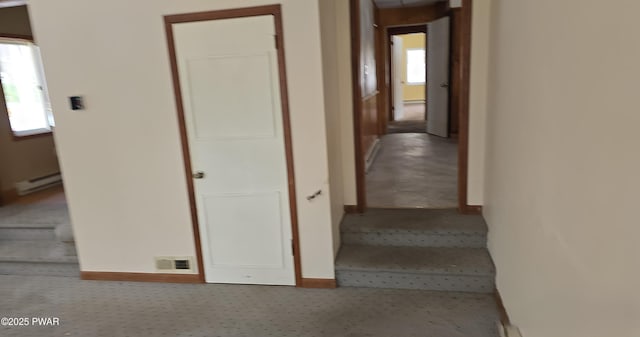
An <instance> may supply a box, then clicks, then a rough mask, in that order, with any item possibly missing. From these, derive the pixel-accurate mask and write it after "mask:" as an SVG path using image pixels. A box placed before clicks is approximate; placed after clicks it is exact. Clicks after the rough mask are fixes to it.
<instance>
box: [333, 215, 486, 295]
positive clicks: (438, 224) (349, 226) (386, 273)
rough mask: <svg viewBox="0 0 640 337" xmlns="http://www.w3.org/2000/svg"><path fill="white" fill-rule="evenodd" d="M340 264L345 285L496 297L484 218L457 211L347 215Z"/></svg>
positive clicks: (341, 282) (338, 268)
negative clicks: (493, 293)
mask: <svg viewBox="0 0 640 337" xmlns="http://www.w3.org/2000/svg"><path fill="white" fill-rule="evenodd" d="M341 226H342V227H341V231H342V248H341V249H340V252H339V253H338V257H337V259H336V279H337V282H338V285H339V286H347V287H373V288H394V289H422V290H433V291H456V292H474V293H492V292H493V291H494V289H495V284H494V279H495V268H494V266H493V262H492V260H491V257H490V256H489V252H488V251H487V249H486V241H487V226H486V224H485V222H484V220H483V218H482V217H481V216H479V215H462V214H459V213H458V212H457V211H456V210H453V209H369V210H367V212H366V213H364V214H347V215H346V216H345V218H344V220H343V222H342V225H341Z"/></svg>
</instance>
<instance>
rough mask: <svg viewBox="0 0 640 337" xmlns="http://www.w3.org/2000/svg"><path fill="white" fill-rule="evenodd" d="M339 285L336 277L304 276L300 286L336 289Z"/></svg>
mask: <svg viewBox="0 0 640 337" xmlns="http://www.w3.org/2000/svg"><path fill="white" fill-rule="evenodd" d="M337 287H338V284H337V283H336V280H335V279H328V278H303V279H302V283H301V285H300V288H315V289H335V288H337Z"/></svg>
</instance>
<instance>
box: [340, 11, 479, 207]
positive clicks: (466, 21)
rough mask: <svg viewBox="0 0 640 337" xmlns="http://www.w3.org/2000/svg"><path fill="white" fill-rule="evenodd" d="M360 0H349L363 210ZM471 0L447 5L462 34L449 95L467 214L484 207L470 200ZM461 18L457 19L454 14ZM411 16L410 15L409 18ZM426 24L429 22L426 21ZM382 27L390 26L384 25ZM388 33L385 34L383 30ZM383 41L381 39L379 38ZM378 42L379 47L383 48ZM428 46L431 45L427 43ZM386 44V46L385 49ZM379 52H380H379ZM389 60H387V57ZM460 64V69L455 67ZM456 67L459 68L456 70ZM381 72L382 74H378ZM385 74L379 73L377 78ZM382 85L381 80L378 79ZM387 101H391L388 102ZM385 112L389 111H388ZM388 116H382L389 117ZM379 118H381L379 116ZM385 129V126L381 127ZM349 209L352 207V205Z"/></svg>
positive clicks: (456, 44) (460, 199)
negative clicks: (454, 106)
mask: <svg viewBox="0 0 640 337" xmlns="http://www.w3.org/2000/svg"><path fill="white" fill-rule="evenodd" d="M358 2H359V0H350V11H351V12H350V18H351V64H352V66H351V67H352V91H353V109H354V111H353V130H354V142H355V167H356V196H357V198H356V199H357V200H356V201H357V204H356V205H355V208H354V210H355V211H357V212H359V213H362V212H364V211H365V209H366V206H367V200H366V186H365V184H366V180H365V176H366V172H365V165H364V153H363V148H362V145H361V137H362V135H361V130H362V116H361V110H362V104H361V102H360V100H361V98H362V95H361V90H360V65H359V62H360V42H361V41H360V6H359V3H358ZM472 5H473V2H472V0H462V8H454V9H448V16H450V17H451V18H452V20H451V22H452V24H453V22H458V23H459V27H457V29H459V30H460V38H459V40H457V41H453V44H452V45H451V48H457V51H458V52H459V55H460V60H459V63H458V64H457V65H456V64H454V63H452V64H451V68H452V69H451V70H452V71H450V76H451V74H454V73H458V74H459V76H458V77H454V78H452V82H457V85H452V83H450V88H452V91H453V90H455V92H451V93H450V97H454V99H456V103H457V107H458V111H457V113H456V112H455V111H453V112H452V114H453V113H456V115H457V116H458V124H459V125H458V128H459V129H458V210H459V212H460V213H464V214H478V213H480V212H481V211H482V206H477V205H469V204H468V195H467V188H468V172H469V166H468V165H469V88H470V63H471V18H472ZM456 17H457V18H458V19H459V20H454V18H456ZM408 19H410V18H407V20H408ZM425 24H426V23H425ZM382 28H383V29H386V28H389V27H384V26H383V27H382ZM384 35H385V36H386V34H384ZM377 41H378V42H380V39H377ZM380 47H381V46H379V47H378V48H380ZM427 47H428V46H427ZM386 49H387V48H384V50H386ZM378 55H380V54H378ZM385 62H386V61H385ZM455 67H458V69H454V68H455ZM453 70H456V71H455V72H454V71H453ZM379 75H382V74H379ZM382 78H384V77H383V76H378V79H382ZM378 85H380V82H378ZM387 105H388V104H387ZM385 115H386V113H385ZM386 119H387V117H386V116H385V118H383V120H386ZM378 120H380V118H378ZM379 129H384V128H379ZM349 209H352V208H351V207H349Z"/></svg>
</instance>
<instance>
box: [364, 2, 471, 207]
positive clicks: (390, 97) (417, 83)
mask: <svg viewBox="0 0 640 337" xmlns="http://www.w3.org/2000/svg"><path fill="white" fill-rule="evenodd" d="M351 5H352V7H351V8H352V16H351V18H352V34H353V39H352V41H353V44H352V53H353V55H354V57H353V58H352V62H353V67H354V72H353V79H354V82H353V83H354V125H355V128H354V129H355V138H356V142H355V145H356V146H355V147H356V183H357V192H358V193H357V197H358V204H357V207H356V209H357V211H358V212H364V210H365V209H366V208H367V207H374V208H458V210H459V211H460V212H462V213H475V212H477V211H478V210H479V207H475V206H469V205H467V200H466V199H467V197H466V189H467V156H468V154H467V147H468V144H467V141H468V86H469V79H468V70H469V59H470V56H469V49H470V43H469V34H470V29H471V26H470V20H471V3H470V1H463V7H461V8H450V7H449V3H448V1H434V2H431V4H430V5H426V6H422V7H405V6H403V5H402V4H398V5H397V6H391V5H390V4H389V3H384V2H380V1H375V0H374V1H372V2H371V5H370V4H369V1H367V0H354V1H352V3H351ZM354 13H355V14H354ZM369 20H371V21H373V24H372V25H371V27H372V28H369V27H368V26H369V25H368V22H367V21H369ZM370 29H371V30H373V31H369V30H370ZM372 45H373V46H374V48H371V46H372ZM372 53H373V55H372ZM372 68H373V69H375V70H376V74H375V76H371V74H369V73H367V70H369V69H372ZM373 80H376V83H372V82H373ZM363 83H364V84H366V85H368V86H369V87H371V86H373V84H375V87H377V89H378V90H377V92H375V93H374V94H373V95H372V91H371V90H368V89H369V87H367V86H366V85H365V86H363V85H362V84H363ZM365 93H366V94H365ZM372 102H373V103H372ZM373 104H375V105H377V107H376V110H375V111H374V110H373V109H372V108H371V106H372V105H373ZM372 111H373V112H372ZM372 113H377V115H378V116H377V118H376V119H375V120H376V122H377V134H376V135H374V136H372V135H370V134H367V133H368V131H369V130H371V127H369V126H368V125H367V123H370V122H371V120H372V118H371V117H370V115H371V114H372Z"/></svg>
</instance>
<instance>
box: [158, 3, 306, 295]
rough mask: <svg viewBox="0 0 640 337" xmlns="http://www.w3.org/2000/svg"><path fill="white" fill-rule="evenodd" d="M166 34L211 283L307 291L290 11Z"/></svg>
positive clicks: (182, 18)
mask: <svg viewBox="0 0 640 337" xmlns="http://www.w3.org/2000/svg"><path fill="white" fill-rule="evenodd" d="M165 28H166V34H167V41H168V46H169V56H170V59H171V72H172V77H173V83H174V94H175V97H176V104H177V113H178V120H179V124H180V135H181V143H182V149H183V154H184V165H185V171H186V173H187V176H186V179H187V186H188V190H189V202H190V204H191V213H192V214H191V215H192V222H193V232H194V239H195V244H196V253H197V256H198V273H199V277H200V279H201V281H203V282H208V283H240V284H263V285H298V286H301V285H303V284H302V283H303V280H302V276H301V268H300V255H299V251H300V250H299V248H298V247H299V244H298V226H297V211H296V209H297V208H296V201H295V200H296V198H295V179H294V176H293V150H292V141H291V130H290V125H289V107H288V101H287V97H288V95H287V82H286V72H285V58H284V57H285V52H284V38H283V26H282V14H281V7H280V5H272V6H261V7H250V8H240V9H229V10H220V11H211V12H201V13H188V14H178V15H168V16H165ZM203 41H206V42H207V43H203ZM237 41H243V43H242V44H238V43H237ZM196 120H197V122H196Z"/></svg>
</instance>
